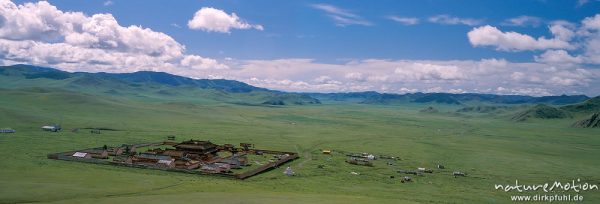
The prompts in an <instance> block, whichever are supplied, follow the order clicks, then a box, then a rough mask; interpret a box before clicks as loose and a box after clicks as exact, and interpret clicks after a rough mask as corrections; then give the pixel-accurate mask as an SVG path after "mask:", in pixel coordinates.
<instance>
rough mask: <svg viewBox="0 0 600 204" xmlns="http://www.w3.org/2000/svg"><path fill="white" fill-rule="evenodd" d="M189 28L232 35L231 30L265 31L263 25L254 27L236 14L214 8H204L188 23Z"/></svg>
mask: <svg viewBox="0 0 600 204" xmlns="http://www.w3.org/2000/svg"><path fill="white" fill-rule="evenodd" d="M187 25H188V28H190V29H194V30H204V31H208V32H220V33H230V32H231V29H242V30H246V29H256V30H263V29H264V28H263V26H262V25H258V24H256V25H253V24H249V23H247V22H245V21H244V20H242V19H240V17H238V16H237V15H236V14H235V13H231V14H227V13H226V12H225V11H223V10H219V9H216V8H212V7H202V8H201V9H200V10H198V11H197V12H196V13H195V14H194V17H193V18H192V19H191V20H189V21H188V24H187Z"/></svg>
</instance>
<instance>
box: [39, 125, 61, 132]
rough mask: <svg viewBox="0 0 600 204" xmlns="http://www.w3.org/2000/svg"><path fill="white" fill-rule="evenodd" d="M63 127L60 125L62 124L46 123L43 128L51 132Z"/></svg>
mask: <svg viewBox="0 0 600 204" xmlns="http://www.w3.org/2000/svg"><path fill="white" fill-rule="evenodd" d="M61 129H62V128H61V127H60V125H44V126H42V130H44V131H50V132H58V131H60V130H61Z"/></svg>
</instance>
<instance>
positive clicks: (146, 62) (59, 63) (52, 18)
mask: <svg viewBox="0 0 600 204" xmlns="http://www.w3.org/2000/svg"><path fill="white" fill-rule="evenodd" d="M0 22H2V23H1V24H0V57H1V58H2V59H3V60H4V61H8V62H13V63H26V64H36V65H48V66H52V67H57V68H62V69H65V70H72V71H75V70H76V71H107V72H131V71H139V70H157V69H164V70H169V71H171V72H173V73H180V74H187V75H195V73H194V72H192V71H190V69H187V68H192V67H194V68H196V67H203V68H207V67H213V68H223V67H224V66H225V65H223V64H220V63H218V62H216V61H215V60H211V59H207V58H202V59H203V60H196V61H195V62H194V63H189V64H185V63H182V59H187V58H189V57H190V56H188V55H186V54H185V46H183V45H182V44H180V43H178V42H177V41H175V39H173V38H172V37H171V36H169V35H167V34H165V33H162V32H157V31H154V30H152V29H149V28H144V27H141V26H136V25H132V26H122V25H120V24H119V23H118V22H117V20H116V19H115V18H114V16H113V15H111V14H93V15H91V16H88V15H86V14H84V13H82V12H64V11H61V10H59V9H58V8H56V7H55V6H53V5H51V4H50V3H48V2H46V1H40V2H36V3H24V4H22V5H17V4H15V3H13V2H11V1H1V2H0ZM150 42H151V43H150ZM196 57H198V56H196ZM188 65H189V66H188Z"/></svg>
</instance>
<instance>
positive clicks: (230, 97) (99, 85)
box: [0, 65, 319, 105]
mask: <svg viewBox="0 0 600 204" xmlns="http://www.w3.org/2000/svg"><path fill="white" fill-rule="evenodd" d="M0 80H1V81H2V82H3V83H2V84H0V88H6V89H22V88H27V87H41V88H52V89H63V90H68V91H74V92H83V93H90V94H95V95H100V96H104V95H110V96H121V97H126V98H130V99H137V100H151V101H152V100H153V101H164V100H166V101H181V100H184V101H212V102H226V103H243V104H250V105H270V104H269V102H270V101H281V102H283V104H284V105H304V104H318V103H319V101H318V100H317V99H314V98H312V97H310V96H308V95H305V94H299V93H283V92H279V91H272V90H268V89H264V88H258V87H254V86H250V85H248V84H245V83H242V82H238V81H233V80H223V79H215V80H209V79H191V78H186V77H181V76H176V75H172V74H167V73H162V72H147V71H142V72H135V73H122V74H115V73H83V72H77V73H69V72H64V71H60V70H56V69H51V68H44V67H36V66H29V65H14V66H6V67H0Z"/></svg>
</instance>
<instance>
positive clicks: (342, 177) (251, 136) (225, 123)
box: [0, 89, 600, 203]
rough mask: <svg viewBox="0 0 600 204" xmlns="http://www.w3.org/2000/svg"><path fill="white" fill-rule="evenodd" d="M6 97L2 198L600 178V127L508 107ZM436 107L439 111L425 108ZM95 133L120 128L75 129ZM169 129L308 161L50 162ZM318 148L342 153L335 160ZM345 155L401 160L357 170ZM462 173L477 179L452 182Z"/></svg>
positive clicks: (354, 193)
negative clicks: (249, 167) (197, 165)
mask: <svg viewBox="0 0 600 204" xmlns="http://www.w3.org/2000/svg"><path fill="white" fill-rule="evenodd" d="M0 94H1V95H2V97H0V128H3V127H10V128H13V129H15V130H17V132H16V133H13V134H0V151H1V153H2V154H1V155H2V156H1V157H2V159H1V160H0V203H27V202H36V203H46V202H48V203H91V202H93V203H116V202H136V203H183V202H189V203H191V202H195V203H200V202H202V203H210V202H218V203H510V202H511V201H510V195H519V194H518V193H514V192H503V191H501V190H495V189H494V184H510V183H514V182H515V180H516V179H518V180H519V182H522V183H529V184H539V183H542V184H543V183H546V182H554V181H563V182H568V181H571V180H573V179H578V178H579V179H581V180H582V182H589V183H595V184H598V183H600V171H598V169H600V160H599V159H598V158H599V157H600V129H598V128H588V129H583V128H572V127H570V125H571V124H572V123H573V121H574V119H573V118H569V119H551V120H550V119H548V120H542V119H533V120H527V121H525V122H515V121H512V120H510V117H511V116H510V114H508V113H505V114H496V115H494V114H476V113H464V114H462V113H461V114H458V113H455V112H454V111H455V110H457V109H460V108H462V107H461V106H457V105H437V104H418V105H415V104H412V103H406V104H404V105H366V104H351V103H333V102H324V104H320V105H302V106H277V107H275V106H245V105H235V104H231V103H223V102H215V101H210V102H206V101H204V100H202V99H197V100H196V99H194V100H192V99H188V98H186V99H177V98H169V97H165V98H166V99H165V100H162V101H161V100H158V99H156V100H144V99H143V98H130V97H126V96H106V95H94V94H83V93H77V92H70V91H62V90H44V91H40V90H36V89H10V90H9V89H2V90H0ZM428 106H435V107H436V109H438V110H439V112H438V113H421V112H419V110H421V109H424V108H426V107H428ZM575 117H583V116H575ZM52 123H60V124H62V127H63V131H62V132H58V133H51V132H43V131H41V130H40V127H41V126H42V125H46V124H52ZM88 127H94V128H98V127H102V128H111V129H115V130H116V131H102V132H101V134H90V133H89V130H87V129H80V130H79V131H78V132H72V131H71V130H72V129H75V128H88ZM167 135H176V136H177V140H187V139H192V138H193V139H199V140H211V141H213V142H215V143H233V144H238V143H240V142H248V143H254V144H256V148H264V149H274V150H287V151H296V152H298V153H299V154H300V156H301V158H300V159H298V160H295V161H294V162H292V163H290V164H289V165H290V166H291V167H292V168H293V169H294V171H295V172H296V175H295V176H292V177H288V176H285V175H284V174H283V171H284V169H285V168H284V167H282V168H279V169H276V170H273V171H270V172H267V173H264V174H261V175H258V176H255V177H252V178H250V179H247V180H243V181H240V180H231V179H224V178H214V177H210V176H195V175H187V174H181V173H172V172H164V171H158V170H146V169H132V168H125V167H114V166H102V165H93V164H82V163H73V162H65V161H56V160H49V159H47V158H46V154H48V153H53V152H61V151H67V150H73V149H81V148H88V147H99V146H102V145H105V144H106V145H108V146H115V145H120V144H123V143H140V142H155V141H162V140H165V139H166V136H167ZM321 149H333V150H334V152H333V154H332V155H324V154H322V153H321ZM335 150H343V151H348V152H368V153H373V154H385V155H392V156H398V157H400V158H401V160H399V161H395V162H393V165H387V164H385V162H384V161H378V163H376V164H375V166H374V167H365V166H354V165H350V164H347V163H345V162H344V160H345V157H344V156H343V155H341V154H338V153H336V151H335ZM436 164H443V165H444V166H445V167H446V168H445V169H442V170H439V169H436V168H435V165H436ZM319 165H323V168H318V166H319ZM417 167H427V168H432V169H434V173H433V174H423V176H412V175H410V176H412V177H413V182H410V183H401V182H400V179H401V178H402V177H403V176H406V175H404V174H399V173H397V172H396V171H397V170H400V169H410V170H414V169H416V168H417ZM453 171H462V172H466V173H467V177H459V178H454V177H453V176H452V172H453ZM350 172H357V173H359V174H360V175H354V174H351V173H350ZM390 176H395V178H390ZM571 194H574V193H571ZM579 194H580V195H583V196H584V198H585V200H584V201H586V202H587V203H598V202H600V191H597V190H593V191H587V192H580V193H579Z"/></svg>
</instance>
